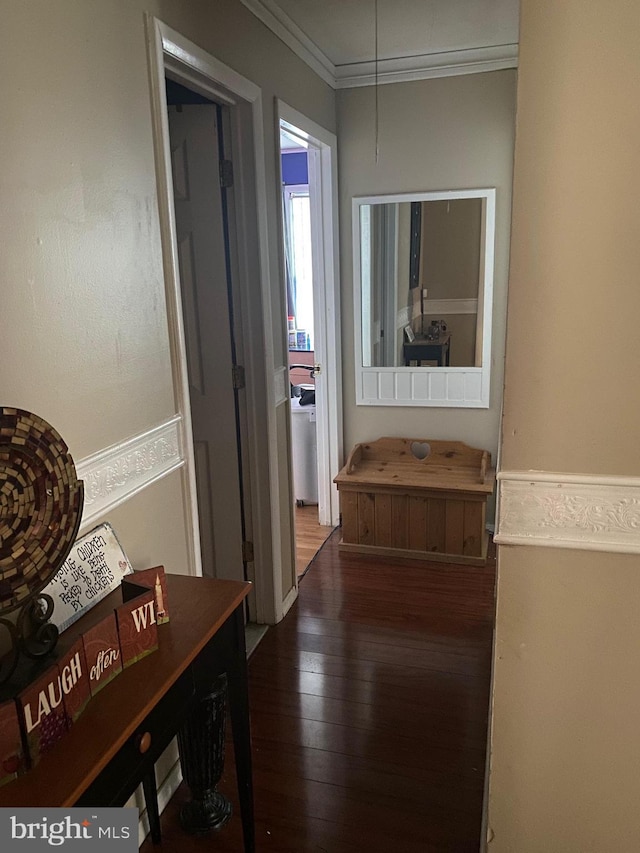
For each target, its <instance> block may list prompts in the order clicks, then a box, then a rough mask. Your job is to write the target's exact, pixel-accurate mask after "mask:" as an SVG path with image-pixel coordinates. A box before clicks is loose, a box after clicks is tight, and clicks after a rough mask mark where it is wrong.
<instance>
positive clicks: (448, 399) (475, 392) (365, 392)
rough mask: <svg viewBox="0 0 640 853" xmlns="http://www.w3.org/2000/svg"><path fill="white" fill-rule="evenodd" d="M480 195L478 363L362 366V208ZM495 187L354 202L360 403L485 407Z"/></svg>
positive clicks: (363, 404)
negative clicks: (481, 247)
mask: <svg viewBox="0 0 640 853" xmlns="http://www.w3.org/2000/svg"><path fill="white" fill-rule="evenodd" d="M464 198H481V199H483V200H484V205H483V213H484V219H485V223H484V224H485V230H484V258H481V263H482V265H483V269H484V293H483V294H478V309H479V310H481V311H482V321H483V322H482V366H481V367H404V366H403V367H363V366H362V295H361V292H362V281H361V261H360V258H361V245H360V208H361V207H362V206H363V205H372V204H396V203H398V202H413V201H446V200H451V199H464ZM495 208H496V191H495V188H493V187H490V188H485V189H474V190H448V191H439V192H419V193H400V194H394V195H371V196H357V197H354V199H353V201H352V224H353V293H354V311H355V315H354V329H355V342H354V343H355V367H356V405H358V406H439V407H449V408H476V409H488V408H489V386H490V378H491V321H492V313H493V275H494V255H495V219H496V212H495Z"/></svg>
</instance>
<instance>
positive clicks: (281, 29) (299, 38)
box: [240, 0, 336, 89]
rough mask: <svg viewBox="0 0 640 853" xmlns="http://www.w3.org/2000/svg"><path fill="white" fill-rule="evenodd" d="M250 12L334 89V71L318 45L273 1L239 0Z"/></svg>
mask: <svg viewBox="0 0 640 853" xmlns="http://www.w3.org/2000/svg"><path fill="white" fill-rule="evenodd" d="M240 2H241V3H242V5H243V6H246V7H247V9H249V11H250V12H253V14H254V15H255V16H256V18H258V19H259V20H261V21H262V23H263V24H264V25H265V26H266V27H268V28H269V29H270V30H271V32H272V33H274V35H276V36H278V38H279V39H280V40H281V41H283V42H284V43H285V44H286V45H287V47H290V48H291V50H292V51H293V52H294V53H295V54H296V55H297V56H299V57H300V59H302V60H303V61H304V62H306V63H307V65H308V66H309V67H310V68H311V69H312V70H313V71H315V72H316V74H317V75H318V76H319V77H321V78H322V79H323V80H324V82H325V83H328V84H329V85H330V86H331V87H332V88H333V89H335V88H336V69H335V66H334V64H333V62H331V60H330V59H329V57H328V56H327V55H326V54H325V53H323V52H322V51H321V50H320V48H319V47H318V45H317V44H316V43H315V42H313V41H311V39H310V38H309V36H308V35H307V34H306V33H305V32H303V30H301V29H300V27H299V26H298V25H297V24H296V23H294V22H293V21H292V20H291V18H290V17H289V16H288V15H287V14H285V12H283V11H282V9H281V8H280V6H278V4H277V3H275V2H273V0H240Z"/></svg>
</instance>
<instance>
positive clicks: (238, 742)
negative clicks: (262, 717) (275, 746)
mask: <svg viewBox="0 0 640 853" xmlns="http://www.w3.org/2000/svg"><path fill="white" fill-rule="evenodd" d="M233 620H234V630H235V646H236V654H235V656H234V661H233V664H232V666H230V667H229V669H228V673H227V674H228V676H229V710H230V713H231V727H232V730H233V748H234V751H235V757H236V774H237V777H238V797H239V800H240V815H241V817H242V830H243V834H244V849H245V853H253V851H254V850H255V827H254V816H253V777H252V771H251V729H250V722H249V686H248V680H249V678H248V670H247V653H246V649H245V641H244V616H243V613H242V608H241V607H239V608H238V609H237V610H236V612H235V613H234V615H233Z"/></svg>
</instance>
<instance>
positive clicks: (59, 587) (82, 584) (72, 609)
mask: <svg viewBox="0 0 640 853" xmlns="http://www.w3.org/2000/svg"><path fill="white" fill-rule="evenodd" d="M132 571H133V569H132V567H131V564H130V562H129V560H128V559H127V556H126V554H125V553H124V551H123V549H122V546H121V545H120V542H119V541H118V537H117V536H116V534H115V531H114V529H113V528H112V527H111V525H110V524H108V523H105V524H101V525H100V526H99V527H94V529H93V530H90V531H89V533H87V534H86V535H85V536H82V537H81V538H80V539H77V540H76V542H75V543H74V545H73V547H72V548H71V551H70V552H69V555H68V556H67V559H66V560H65V561H64V563H63V565H62V568H61V569H60V571H58V572H57V574H56V575H55V577H54V578H53V580H52V581H51V582H50V583H49V584H48V585H47V586H46V587H45V588H44V589H43V592H45V593H48V594H49V595H50V596H51V597H52V598H53V601H54V604H55V606H54V610H53V615H52V617H51V621H52V622H53V623H54V624H55V625H56V626H57V628H58V630H59V631H60V632H62V631H64V630H65V629H66V628H68V627H69V625H72V624H73V623H74V622H75V621H76V620H77V619H79V618H80V617H81V616H82V614H83V613H85V612H86V611H87V610H89V609H90V608H91V607H93V606H94V605H95V604H97V603H98V602H99V601H101V600H102V599H103V598H104V597H105V596H106V595H108V594H109V593H110V592H111V590H113V589H115V588H116V587H117V586H118V585H119V584H120V581H121V580H122V578H123V577H124V576H125V575H128V574H130V573H131V572H132Z"/></svg>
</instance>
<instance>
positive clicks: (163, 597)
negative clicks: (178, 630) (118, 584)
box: [122, 566, 169, 625]
mask: <svg viewBox="0 0 640 853" xmlns="http://www.w3.org/2000/svg"><path fill="white" fill-rule="evenodd" d="M129 586H133V587H136V586H142V587H144V588H145V589H152V590H153V592H154V595H155V601H156V619H157V622H158V625H164V624H165V623H166V622H168V621H169V594H168V592H167V578H166V575H165V571H164V566H154V567H153V568H152V569H142V570H141V571H138V570H137V569H136V571H134V573H133V574H132V575H128V576H127V577H125V578H123V579H122V595H123V600H124V601H128V600H129V599H130V598H131V597H132V595H137V594H138V593H137V592H136V591H135V589H134V590H133V593H131V592H129V591H128V589H127V588H128V587H129Z"/></svg>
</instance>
